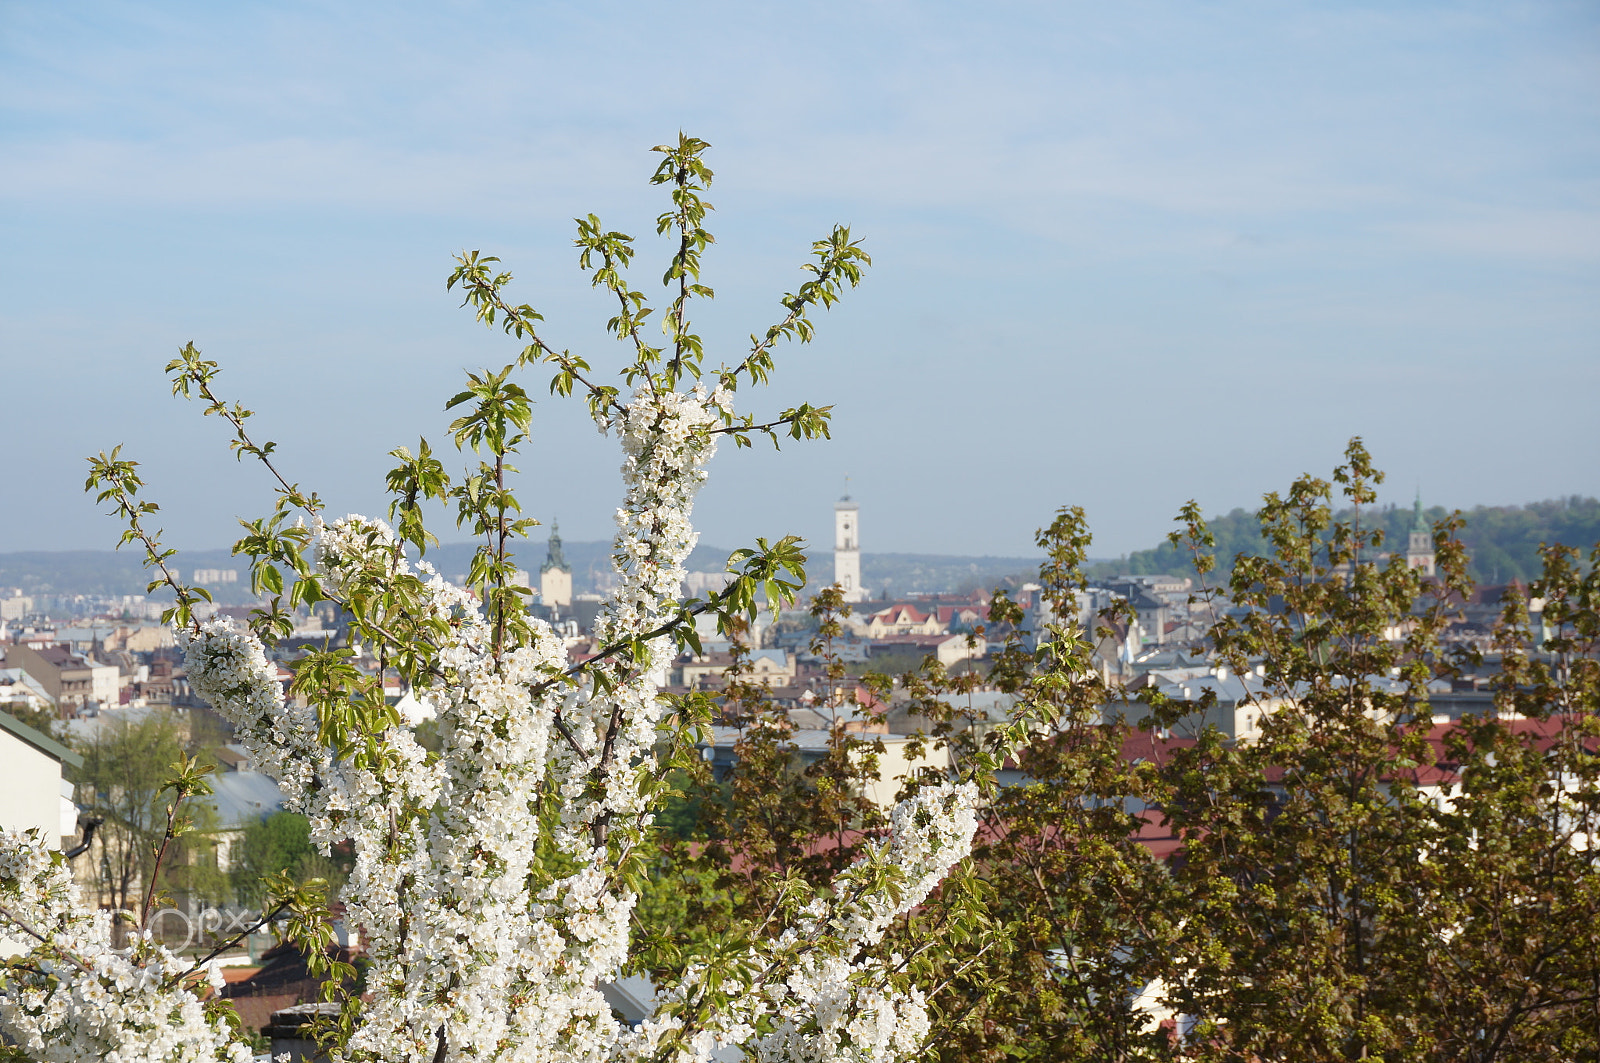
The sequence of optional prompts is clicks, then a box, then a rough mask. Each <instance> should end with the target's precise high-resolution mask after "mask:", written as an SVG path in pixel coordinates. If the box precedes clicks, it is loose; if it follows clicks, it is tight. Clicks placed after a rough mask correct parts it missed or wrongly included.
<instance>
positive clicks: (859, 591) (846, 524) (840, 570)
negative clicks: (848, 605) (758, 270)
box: [833, 494, 867, 602]
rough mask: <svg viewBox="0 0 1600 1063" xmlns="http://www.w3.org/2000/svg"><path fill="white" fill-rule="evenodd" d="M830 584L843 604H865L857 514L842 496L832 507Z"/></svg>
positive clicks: (855, 509)
mask: <svg viewBox="0 0 1600 1063" xmlns="http://www.w3.org/2000/svg"><path fill="white" fill-rule="evenodd" d="M833 582H835V583H837V584H838V585H839V587H840V589H842V590H843V591H844V600H845V601H847V602H860V601H865V600H866V597H867V594H866V588H864V587H863V586H861V514H860V511H859V509H858V508H857V506H856V504H855V503H854V502H852V501H850V496H849V495H848V494H846V495H845V496H844V497H843V498H841V499H839V501H837V502H835V503H834V504H833Z"/></svg>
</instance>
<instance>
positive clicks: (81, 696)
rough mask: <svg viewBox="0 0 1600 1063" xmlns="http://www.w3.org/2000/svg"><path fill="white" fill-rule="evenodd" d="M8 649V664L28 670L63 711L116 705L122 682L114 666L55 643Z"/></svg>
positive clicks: (8, 665)
mask: <svg viewBox="0 0 1600 1063" xmlns="http://www.w3.org/2000/svg"><path fill="white" fill-rule="evenodd" d="M5 651H6V661H5V666H6V667H7V668H20V669H22V670H23V671H24V672H27V673H28V674H29V675H30V676H32V677H33V678H34V679H35V680H37V681H38V683H39V685H40V686H42V687H44V689H45V693H47V694H49V695H50V697H51V699H52V700H54V701H55V703H56V705H57V706H58V707H59V708H60V709H61V710H62V711H63V712H69V711H75V710H77V709H81V708H82V707H83V706H85V705H89V704H96V705H115V704H117V700H118V688H119V686H120V685H121V683H120V679H119V677H118V673H117V668H116V666H115V665H109V664H99V663H98V662H96V661H94V660H92V659H90V658H88V657H82V656H80V655H78V654H76V653H73V652H72V650H71V649H69V648H68V647H66V646H59V645H54V644H51V645H26V644H16V645H11V646H7V647H6V648H5Z"/></svg>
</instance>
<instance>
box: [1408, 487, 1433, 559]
mask: <svg viewBox="0 0 1600 1063" xmlns="http://www.w3.org/2000/svg"><path fill="white" fill-rule="evenodd" d="M1406 565H1407V566H1409V567H1410V568H1419V569H1421V570H1422V574H1423V575H1424V576H1432V575H1434V556H1433V529H1432V528H1430V527H1429V526H1428V518H1427V517H1425V516H1423V515H1422V492H1421V491H1418V492H1417V502H1416V516H1415V517H1413V518H1412V521H1411V535H1410V536H1409V537H1408V539H1407V542H1406Z"/></svg>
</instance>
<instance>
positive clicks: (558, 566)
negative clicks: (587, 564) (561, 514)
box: [539, 521, 572, 609]
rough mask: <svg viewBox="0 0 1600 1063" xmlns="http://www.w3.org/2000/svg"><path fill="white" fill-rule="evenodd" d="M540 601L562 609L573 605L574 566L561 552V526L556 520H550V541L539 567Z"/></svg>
mask: <svg viewBox="0 0 1600 1063" xmlns="http://www.w3.org/2000/svg"><path fill="white" fill-rule="evenodd" d="M539 601H541V602H543V603H544V604H545V605H547V606H556V607H559V608H562V609H568V608H571V606H572V566H571V565H569V564H567V559H566V556H565V555H563V554H562V552H561V528H560V525H558V524H557V523H556V522H555V521H551V522H550V543H549V545H548V546H547V547H546V548H545V558H544V564H543V565H541V566H540V568H539Z"/></svg>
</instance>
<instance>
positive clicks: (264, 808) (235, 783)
mask: <svg viewBox="0 0 1600 1063" xmlns="http://www.w3.org/2000/svg"><path fill="white" fill-rule="evenodd" d="M211 789H212V794H211V796H210V797H209V798H207V799H206V800H209V801H210V802H211V803H212V805H213V806H214V807H215V808H216V810H217V826H218V827H220V828H221V829H223V830H231V829H235V828H238V827H247V826H249V825H250V824H252V823H256V822H258V821H260V820H261V819H263V818H264V817H266V816H269V815H271V814H272V813H274V812H277V811H279V810H280V809H282V808H283V791H282V790H280V789H278V784H277V783H276V782H275V781H273V779H272V777H271V776H268V775H263V774H261V773H260V772H258V771H227V772H221V773H219V774H217V775H213V776H212V777H211Z"/></svg>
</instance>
